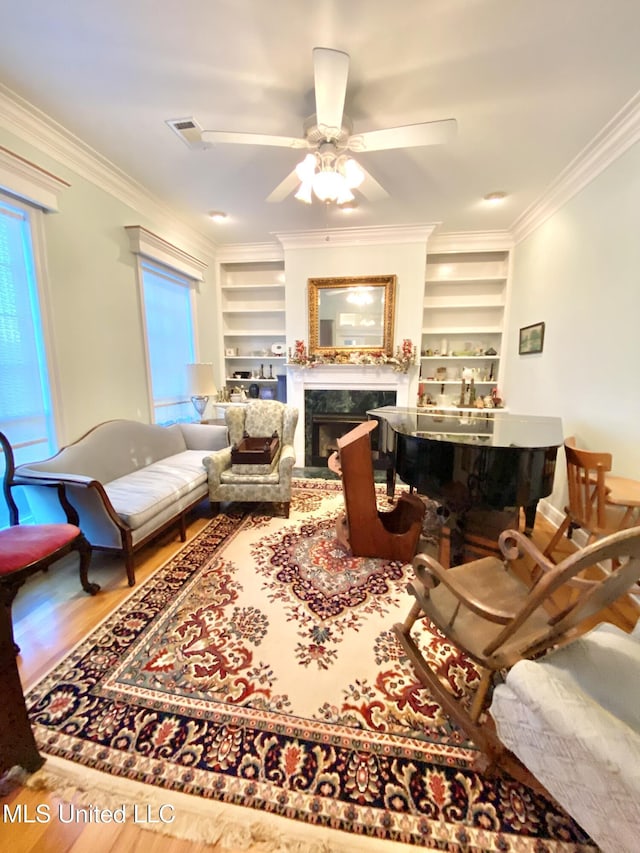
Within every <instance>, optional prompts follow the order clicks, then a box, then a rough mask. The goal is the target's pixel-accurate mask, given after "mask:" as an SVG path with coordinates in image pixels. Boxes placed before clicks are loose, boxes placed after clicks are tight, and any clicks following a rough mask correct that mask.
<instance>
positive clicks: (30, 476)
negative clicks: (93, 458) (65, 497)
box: [14, 465, 96, 486]
mask: <svg viewBox="0 0 640 853" xmlns="http://www.w3.org/2000/svg"><path fill="white" fill-rule="evenodd" d="M14 482H15V484H16V485H18V486H54V485H57V484H58V483H68V484H70V485H74V486H90V485H91V484H92V483H93V482H96V481H94V480H93V478H91V477H85V476H84V475H83V474H65V473H61V472H59V471H38V470H34V469H32V468H29V466H28V465H20V467H19V468H16V475H15V479H14Z"/></svg>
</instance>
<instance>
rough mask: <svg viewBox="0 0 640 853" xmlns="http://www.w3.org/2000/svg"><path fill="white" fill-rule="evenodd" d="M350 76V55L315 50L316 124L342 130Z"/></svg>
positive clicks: (336, 51)
mask: <svg viewBox="0 0 640 853" xmlns="http://www.w3.org/2000/svg"><path fill="white" fill-rule="evenodd" d="M348 76H349V54H348V53H344V52H343V51H341V50H332V49H331V48H328V47H314V49H313V77H314V84H315V91H316V123H317V124H318V125H319V126H320V127H323V128H325V127H326V128H331V129H332V130H338V131H339V130H340V128H341V127H342V114H343V112H344V98H345V95H346V93H347V77H348Z"/></svg>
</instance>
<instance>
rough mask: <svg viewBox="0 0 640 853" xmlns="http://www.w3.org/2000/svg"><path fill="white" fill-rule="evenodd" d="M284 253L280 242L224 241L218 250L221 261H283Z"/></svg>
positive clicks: (217, 255)
mask: <svg viewBox="0 0 640 853" xmlns="http://www.w3.org/2000/svg"><path fill="white" fill-rule="evenodd" d="M283 259H284V253H283V251H282V246H280V245H279V244H278V243H222V244H221V245H219V246H218V249H217V251H216V261H218V262H219V263H222V264H224V263H242V262H245V263H246V262H251V261H282V260H283Z"/></svg>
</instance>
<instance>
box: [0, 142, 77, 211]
mask: <svg viewBox="0 0 640 853" xmlns="http://www.w3.org/2000/svg"><path fill="white" fill-rule="evenodd" d="M70 186H71V184H70V183H68V181H64V180H63V179H62V178H59V177H58V176H57V175H54V174H52V173H51V172H47V171H46V169H42V168H41V167H40V166H37V165H36V164H35V163H32V162H31V161H30V160H27V159H26V158H24V157H20V155H19V154H14V152H13V151H9V149H8V148H4V147H3V146H2V145H0V189H2V190H5V192H8V193H9V194H10V195H14V196H17V197H18V198H21V199H23V200H24V201H28V202H30V203H31V204H34V205H35V206H36V207H40V208H42V210H45V211H47V213H57V212H58V210H59V202H58V200H59V197H60V193H61V192H62V191H63V190H65V189H67V187H70Z"/></svg>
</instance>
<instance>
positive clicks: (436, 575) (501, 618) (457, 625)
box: [393, 527, 640, 786]
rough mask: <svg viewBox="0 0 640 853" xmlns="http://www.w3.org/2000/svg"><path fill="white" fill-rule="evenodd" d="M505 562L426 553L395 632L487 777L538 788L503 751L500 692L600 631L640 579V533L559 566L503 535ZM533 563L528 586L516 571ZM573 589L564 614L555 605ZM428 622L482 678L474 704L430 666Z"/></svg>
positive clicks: (523, 541)
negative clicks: (496, 708)
mask: <svg viewBox="0 0 640 853" xmlns="http://www.w3.org/2000/svg"><path fill="white" fill-rule="evenodd" d="M499 545H500V549H501V551H502V554H503V555H504V560H501V559H499V558H497V557H484V558H482V559H479V560H475V561H473V562H470V563H463V564H462V565H460V566H455V567H454V568H451V569H445V568H444V567H443V566H442V565H441V564H440V563H439V562H438V561H437V560H435V559H433V558H432V557H429V556H428V555H426V554H418V555H417V556H416V557H415V558H414V560H413V568H414V571H415V575H416V578H415V580H413V581H412V582H410V583H409V584H408V587H407V589H408V591H409V592H410V593H411V595H413V596H414V598H415V602H414V603H413V605H412V607H411V611H410V613H409V615H408V617H407V619H406V621H405V622H404V624H400V623H398V624H396V625H394V628H393V630H394V633H395V634H396V636H397V637H398V639H399V641H400V643H401V645H402V647H403V649H404V650H405V652H406V653H407V655H408V657H409V659H410V661H411V663H412V664H413V667H414V669H415V671H416V675H417V676H418V678H419V680H420V681H421V682H422V683H423V684H424V685H425V687H427V689H428V690H429V691H430V692H431V693H432V694H433V696H434V697H435V699H436V700H437V701H438V702H439V703H440V704H441V706H442V708H443V709H444V711H445V713H447V714H448V715H449V716H450V717H451V718H452V719H453V720H455V722H456V723H458V725H459V726H460V727H461V728H462V729H463V731H464V732H465V733H466V735H467V736H468V737H469V738H470V739H471V740H473V741H474V742H475V744H476V745H477V746H478V747H479V748H480V749H481V751H482V753H483V754H484V755H483V757H482V759H481V760H480V761H479V762H478V765H479V767H480V768H481V769H482V770H484V771H485V772H486V771H487V770H489V769H491V768H492V767H494V766H500V767H502V768H503V769H504V770H506V771H507V772H508V773H510V774H511V775H512V776H514V777H515V778H517V779H520V780H521V781H524V782H525V783H526V784H528V785H530V786H531V785H534V786H536V783H535V780H533V779H532V777H531V775H530V773H529V772H528V771H527V770H526V769H525V768H524V767H523V766H522V765H521V764H520V762H519V761H518V760H517V759H516V758H515V756H513V755H512V754H511V753H509V752H508V751H507V750H506V749H505V747H503V746H502V744H501V743H500V741H499V740H498V738H497V735H496V732H495V726H494V725H493V721H492V720H491V718H490V717H489V716H488V715H486V714H484V713H483V712H485V711H486V708H487V706H488V704H489V701H490V693H491V688H492V686H493V684H494V682H496V681H497V680H498V679H499V678H500V675H501V673H502V671H504V670H508V669H510V668H511V667H512V666H513V665H514V664H515V663H516V662H517V661H519V660H522V659H524V658H528V659H534V658H536V657H539V656H541V655H543V654H544V653H545V652H546V651H547V650H549V649H551V648H553V647H557V646H560V645H564V644H565V643H567V642H569V641H570V640H572V639H573V638H575V637H577V636H579V635H580V634H582V633H584V632H585V631H586V630H588V629H589V628H591V627H593V625H594V624H595V623H597V622H598V621H602V620H598V618H597V615H598V614H599V613H601V611H602V610H603V609H604V608H605V607H607V606H609V605H610V604H611V603H612V602H614V601H615V600H616V599H618V598H619V597H620V596H622V595H624V594H625V593H626V592H627V591H628V590H629V589H630V588H631V587H632V586H633V584H635V583H636V582H637V581H638V578H639V577H640V527H634V528H631V529H628V530H623V531H619V532H617V533H614V534H612V535H610V536H607V537H604V538H602V539H600V540H598V541H597V542H595V543H593V544H592V545H588V546H587V547H586V548H584V549H582V550H580V551H578V552H576V553H575V554H571V555H570V556H569V557H567V558H566V559H565V560H563V561H562V562H560V563H558V564H557V565H554V564H553V563H551V561H550V560H549V559H547V558H546V557H545V556H544V555H543V554H542V553H541V552H540V551H539V550H538V549H537V548H536V546H535V545H534V544H533V543H532V542H531V541H530V540H529V539H528V538H527V537H526V536H524V535H523V534H521V533H520V532H518V531H516V530H506V531H504V532H503V533H502V534H501V535H500V539H499ZM524 554H526V555H528V556H529V557H531V558H532V559H533V561H534V562H535V564H536V570H535V573H534V578H535V579H534V580H533V581H532V582H531V583H529V584H528V583H526V582H525V581H523V580H522V579H521V578H520V577H518V575H517V574H516V573H515V572H514V571H513V569H514V563H515V561H516V560H518V558H520V557H521V556H523V555H524ZM607 560H611V561H612V565H615V566H616V568H615V570H614V571H611V572H610V573H608V574H605V576H604V577H598V578H597V579H595V580H592V579H587V578H585V577H581V576H580V575H582V574H583V573H584V572H585V571H586V570H587V569H589V567H591V566H594V565H596V564H599V563H602V562H604V561H607ZM565 587H570V588H571V593H572V595H570V596H564V597H562V600H563V601H566V600H568V602H569V603H566V604H563V605H562V606H561V608H558V607H557V606H556V605H555V604H554V599H553V598H552V596H554V597H555V596H556V594H557V593H558V592H561V593H562V590H563V588H565ZM425 616H426V617H427V618H428V619H429V620H430V621H431V622H432V623H433V624H434V625H435V626H436V627H437V628H438V629H439V630H440V631H441V632H442V633H443V634H444V635H445V637H446V638H447V640H449V641H450V642H451V643H453V644H454V645H456V646H457V647H458V648H459V649H460V650H461V651H462V652H464V653H465V654H466V655H467V656H468V657H469V658H471V659H472V660H473V661H474V662H475V663H476V664H477V665H478V667H479V669H480V673H481V675H480V683H479V685H478V687H477V689H476V691H475V695H474V696H473V697H471V698H470V697H461V698H457V697H456V696H455V695H454V694H453V692H452V690H451V688H450V686H449V685H448V684H446V685H445V684H444V683H443V682H442V681H441V680H440V678H439V677H438V675H437V674H436V673H435V672H434V670H432V669H431V668H430V667H429V665H428V663H427V662H426V661H425V659H424V657H423V655H422V652H421V651H420V649H419V647H418V645H417V644H416V642H415V640H414V639H413V637H412V636H411V633H410V632H411V629H412V628H413V626H414V624H415V622H416V620H418V619H420V618H422V617H425Z"/></svg>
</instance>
